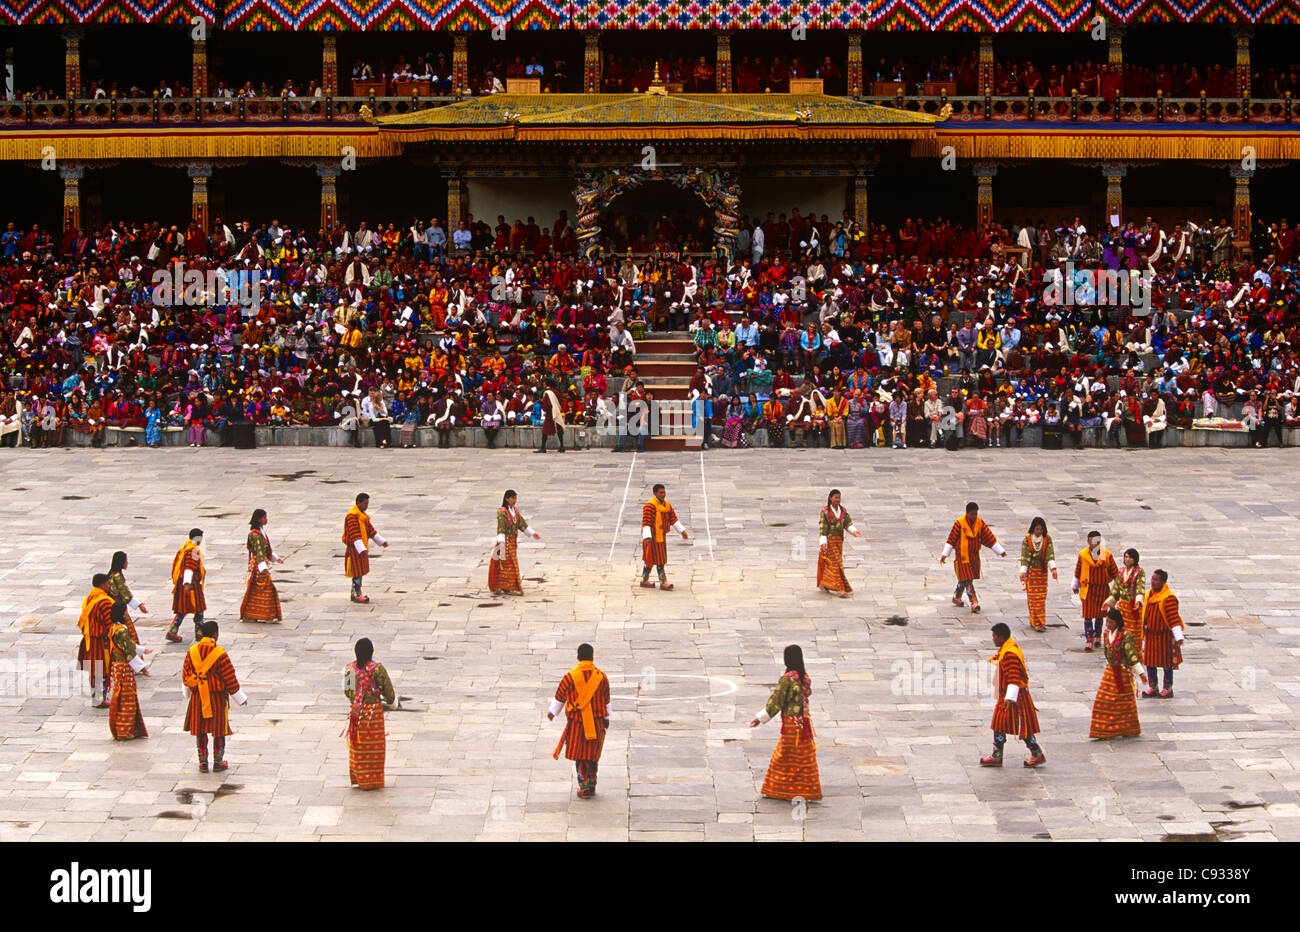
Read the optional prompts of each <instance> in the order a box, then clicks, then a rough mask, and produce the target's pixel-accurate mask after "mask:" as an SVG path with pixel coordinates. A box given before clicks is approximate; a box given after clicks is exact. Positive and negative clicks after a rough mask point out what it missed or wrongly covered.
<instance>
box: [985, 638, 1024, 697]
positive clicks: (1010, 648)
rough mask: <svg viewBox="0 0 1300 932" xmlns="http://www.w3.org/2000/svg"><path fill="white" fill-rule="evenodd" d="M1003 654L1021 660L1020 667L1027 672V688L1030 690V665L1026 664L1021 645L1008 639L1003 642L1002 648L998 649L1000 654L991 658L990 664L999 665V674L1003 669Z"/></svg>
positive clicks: (1001, 684)
mask: <svg viewBox="0 0 1300 932" xmlns="http://www.w3.org/2000/svg"><path fill="white" fill-rule="evenodd" d="M1003 654H1015V655H1016V656H1017V657H1019V658H1020V666H1022V667H1023V668H1024V670H1025V688H1026V689H1028V688H1029V664H1027V663H1025V655H1024V653H1023V652H1022V651H1021V650H1020V645H1019V644H1017V643H1016V642H1015V640H1014V639H1012V638H1007V639H1006V640H1005V641H1003V642H1002V646H1001V647H999V648H998V652H997V653H996V654H994V655H993V656H992V657H990V658H989V663H994V664H997V666H998V670H999V672H1000V671H1001V669H1002V655H1003ZM998 685H999V686H1003V685H1006V684H1004V683H999V684H998Z"/></svg>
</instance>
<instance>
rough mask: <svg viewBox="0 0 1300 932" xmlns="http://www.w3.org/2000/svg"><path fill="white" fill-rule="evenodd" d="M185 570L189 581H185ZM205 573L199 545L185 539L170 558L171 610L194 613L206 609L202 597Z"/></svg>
mask: <svg viewBox="0 0 1300 932" xmlns="http://www.w3.org/2000/svg"><path fill="white" fill-rule="evenodd" d="M186 571H188V572H189V582H186V581H185V574H186ZM207 575H208V571H207V570H206V569H204V568H203V554H202V553H200V552H199V545H198V544H196V543H194V541H192V540H187V541H185V543H183V544H181V549H180V550H177V551H176V556H175V557H173V558H172V612H174V613H175V614H177V615H196V614H198V613H199V612H203V611H207V608H208V603H207V600H206V599H204V597H203V581H204V579H206V578H207Z"/></svg>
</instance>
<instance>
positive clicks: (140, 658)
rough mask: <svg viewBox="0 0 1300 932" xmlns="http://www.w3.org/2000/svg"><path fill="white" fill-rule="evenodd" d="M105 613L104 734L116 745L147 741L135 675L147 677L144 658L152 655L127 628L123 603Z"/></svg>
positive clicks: (127, 620) (127, 621) (147, 733)
mask: <svg viewBox="0 0 1300 932" xmlns="http://www.w3.org/2000/svg"><path fill="white" fill-rule="evenodd" d="M109 612H110V616H111V618H112V623H111V624H110V626H109V629H108V643H109V668H108V677H109V683H110V686H109V700H108V732H109V734H111V735H112V736H113V737H114V738H115V739H117V740H118V741H127V740H129V739H131V738H147V737H149V731H148V729H146V728H145V727H144V716H143V715H142V714H141V713H140V696H139V693H138V692H137V691H136V685H135V675H136V673H137V672H139V673H140V674H141V675H143V676H148V675H149V670H148V668H147V667H146V666H145V661H144V655H145V654H152V653H153V651H152V650H148V649H145V648H143V647H141V646H140V644H139V643H138V642H137V641H136V637H135V631H134V630H133V629H132V628H130V627H129V624H130V620H129V619H128V618H127V615H126V603H125V602H123V601H120V600H119V601H117V602H114V603H113V607H112V608H111V609H110V610H109Z"/></svg>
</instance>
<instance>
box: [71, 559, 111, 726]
mask: <svg viewBox="0 0 1300 932" xmlns="http://www.w3.org/2000/svg"><path fill="white" fill-rule="evenodd" d="M112 608H113V597H112V596H111V595H109V594H108V574H107V573H96V574H95V575H94V576H93V577H91V580H90V592H89V594H87V596H86V597H85V598H84V599H82V601H81V615H80V617H79V618H78V619H77V627H78V628H80V629H81V640H80V641H79V642H78V644H77V666H79V667H80V668H81V669H82V670H84V671H86V673H87V674H88V675H89V676H90V695H91V699H92V700H93V701H94V705H95V708H97V709H107V708H108V660H109V647H108V628H109V625H110V624H112V620H113V619H112V615H111V614H110V612H111V611H112Z"/></svg>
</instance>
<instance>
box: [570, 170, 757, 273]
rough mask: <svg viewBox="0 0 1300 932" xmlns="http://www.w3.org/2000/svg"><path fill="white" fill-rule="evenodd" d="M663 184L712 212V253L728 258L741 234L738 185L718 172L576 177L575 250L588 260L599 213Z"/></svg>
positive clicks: (594, 248) (595, 244)
mask: <svg viewBox="0 0 1300 932" xmlns="http://www.w3.org/2000/svg"><path fill="white" fill-rule="evenodd" d="M651 181H666V182H668V183H669V184H671V185H674V186H675V187H678V188H680V189H681V190H683V191H688V192H690V193H692V194H695V195H697V196H698V197H699V198H700V200H702V201H704V204H705V206H706V207H708V209H709V210H711V211H713V250H714V252H715V253H717V254H718V255H719V256H721V257H723V258H730V256H731V249H732V246H733V245H734V244H735V241H736V234H737V233H739V232H740V183H739V181H737V180H736V178H735V176H734V175H728V174H726V173H724V172H722V171H720V170H719V169H716V168H714V169H706V168H679V169H672V170H669V169H663V168H655V169H639V170H634V171H625V170H623V169H618V168H610V169H594V170H592V171H587V172H583V173H582V174H580V175H579V176H578V182H577V186H576V187H575V188H574V189H573V199H574V200H575V201H576V202H577V204H578V212H577V222H576V224H575V225H574V230H575V232H576V233H577V236H578V250H579V252H581V253H582V254H583V255H585V256H587V257H588V258H590V257H592V256H594V255H595V254H596V253H598V252H599V251H600V232H601V230H600V212H601V211H602V210H605V209H607V208H608V207H609V206H610V205H611V204H613V203H614V201H616V200H618V198H619V197H620V196H621V195H623V194H626V193H627V192H628V191H631V190H633V189H635V188H639V187H641V186H642V185H644V184H646V183H647V182H651Z"/></svg>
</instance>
